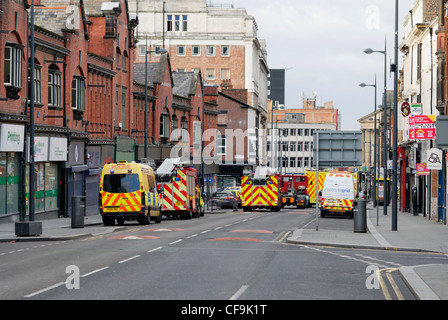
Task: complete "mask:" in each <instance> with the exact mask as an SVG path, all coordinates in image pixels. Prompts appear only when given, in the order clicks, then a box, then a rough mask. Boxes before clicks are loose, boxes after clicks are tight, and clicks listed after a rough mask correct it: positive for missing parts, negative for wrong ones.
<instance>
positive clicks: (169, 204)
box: [156, 158, 204, 219]
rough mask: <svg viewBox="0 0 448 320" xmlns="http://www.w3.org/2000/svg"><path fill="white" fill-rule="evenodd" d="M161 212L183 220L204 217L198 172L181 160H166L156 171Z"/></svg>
mask: <svg viewBox="0 0 448 320" xmlns="http://www.w3.org/2000/svg"><path fill="white" fill-rule="evenodd" d="M156 177H157V182H158V187H159V194H160V201H161V210H162V213H163V215H165V216H167V217H179V218H181V219H191V218H192V217H194V218H199V216H201V215H204V211H203V203H202V202H201V201H202V197H201V190H200V188H199V180H198V172H197V170H196V169H195V168H193V167H192V166H190V165H189V164H188V163H182V162H181V161H180V159H178V158H176V159H166V160H165V161H164V162H163V163H162V164H161V165H160V167H159V168H158V169H157V171H156Z"/></svg>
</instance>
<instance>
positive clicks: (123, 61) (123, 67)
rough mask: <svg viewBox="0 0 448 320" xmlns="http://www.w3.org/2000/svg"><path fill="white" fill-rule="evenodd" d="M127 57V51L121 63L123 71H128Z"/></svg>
mask: <svg viewBox="0 0 448 320" xmlns="http://www.w3.org/2000/svg"><path fill="white" fill-rule="evenodd" d="M127 56H128V54H127V53H126V51H125V52H124V53H123V60H122V61H121V62H122V63H121V69H123V70H126V62H127Z"/></svg>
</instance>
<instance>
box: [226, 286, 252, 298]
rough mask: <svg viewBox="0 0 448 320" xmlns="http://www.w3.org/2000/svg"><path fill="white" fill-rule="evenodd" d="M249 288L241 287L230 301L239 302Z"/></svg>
mask: <svg viewBox="0 0 448 320" xmlns="http://www.w3.org/2000/svg"><path fill="white" fill-rule="evenodd" d="M247 288H249V286H248V285H244V286H241V288H240V289H239V290H238V291H237V292H235V294H234V295H233V296H231V297H230V299H229V300H237V299H238V298H239V297H240V296H241V295H242V294H243V293H244V292H245V291H246V290H247Z"/></svg>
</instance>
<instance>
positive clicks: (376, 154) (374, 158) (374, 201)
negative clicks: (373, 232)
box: [359, 75, 379, 225]
mask: <svg viewBox="0 0 448 320" xmlns="http://www.w3.org/2000/svg"><path fill="white" fill-rule="evenodd" d="M359 86H360V87H361V88H365V87H374V88H375V123H374V125H373V128H374V134H375V137H374V140H375V142H374V147H373V150H374V151H373V153H374V155H373V167H374V171H373V172H374V173H373V177H374V178H373V199H374V200H373V206H374V207H377V225H378V194H377V190H376V179H377V167H376V166H377V161H376V160H377V156H378V164H379V152H378V151H377V148H378V145H377V133H376V103H377V102H376V97H377V92H376V88H377V84H376V75H375V84H365V83H361V84H360V85H359Z"/></svg>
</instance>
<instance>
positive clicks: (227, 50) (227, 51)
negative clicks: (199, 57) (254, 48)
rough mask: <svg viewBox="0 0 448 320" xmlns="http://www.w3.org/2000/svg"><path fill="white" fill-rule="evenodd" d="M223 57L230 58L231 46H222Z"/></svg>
mask: <svg viewBox="0 0 448 320" xmlns="http://www.w3.org/2000/svg"><path fill="white" fill-rule="evenodd" d="M221 56H223V57H228V56H230V47H229V46H221Z"/></svg>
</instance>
